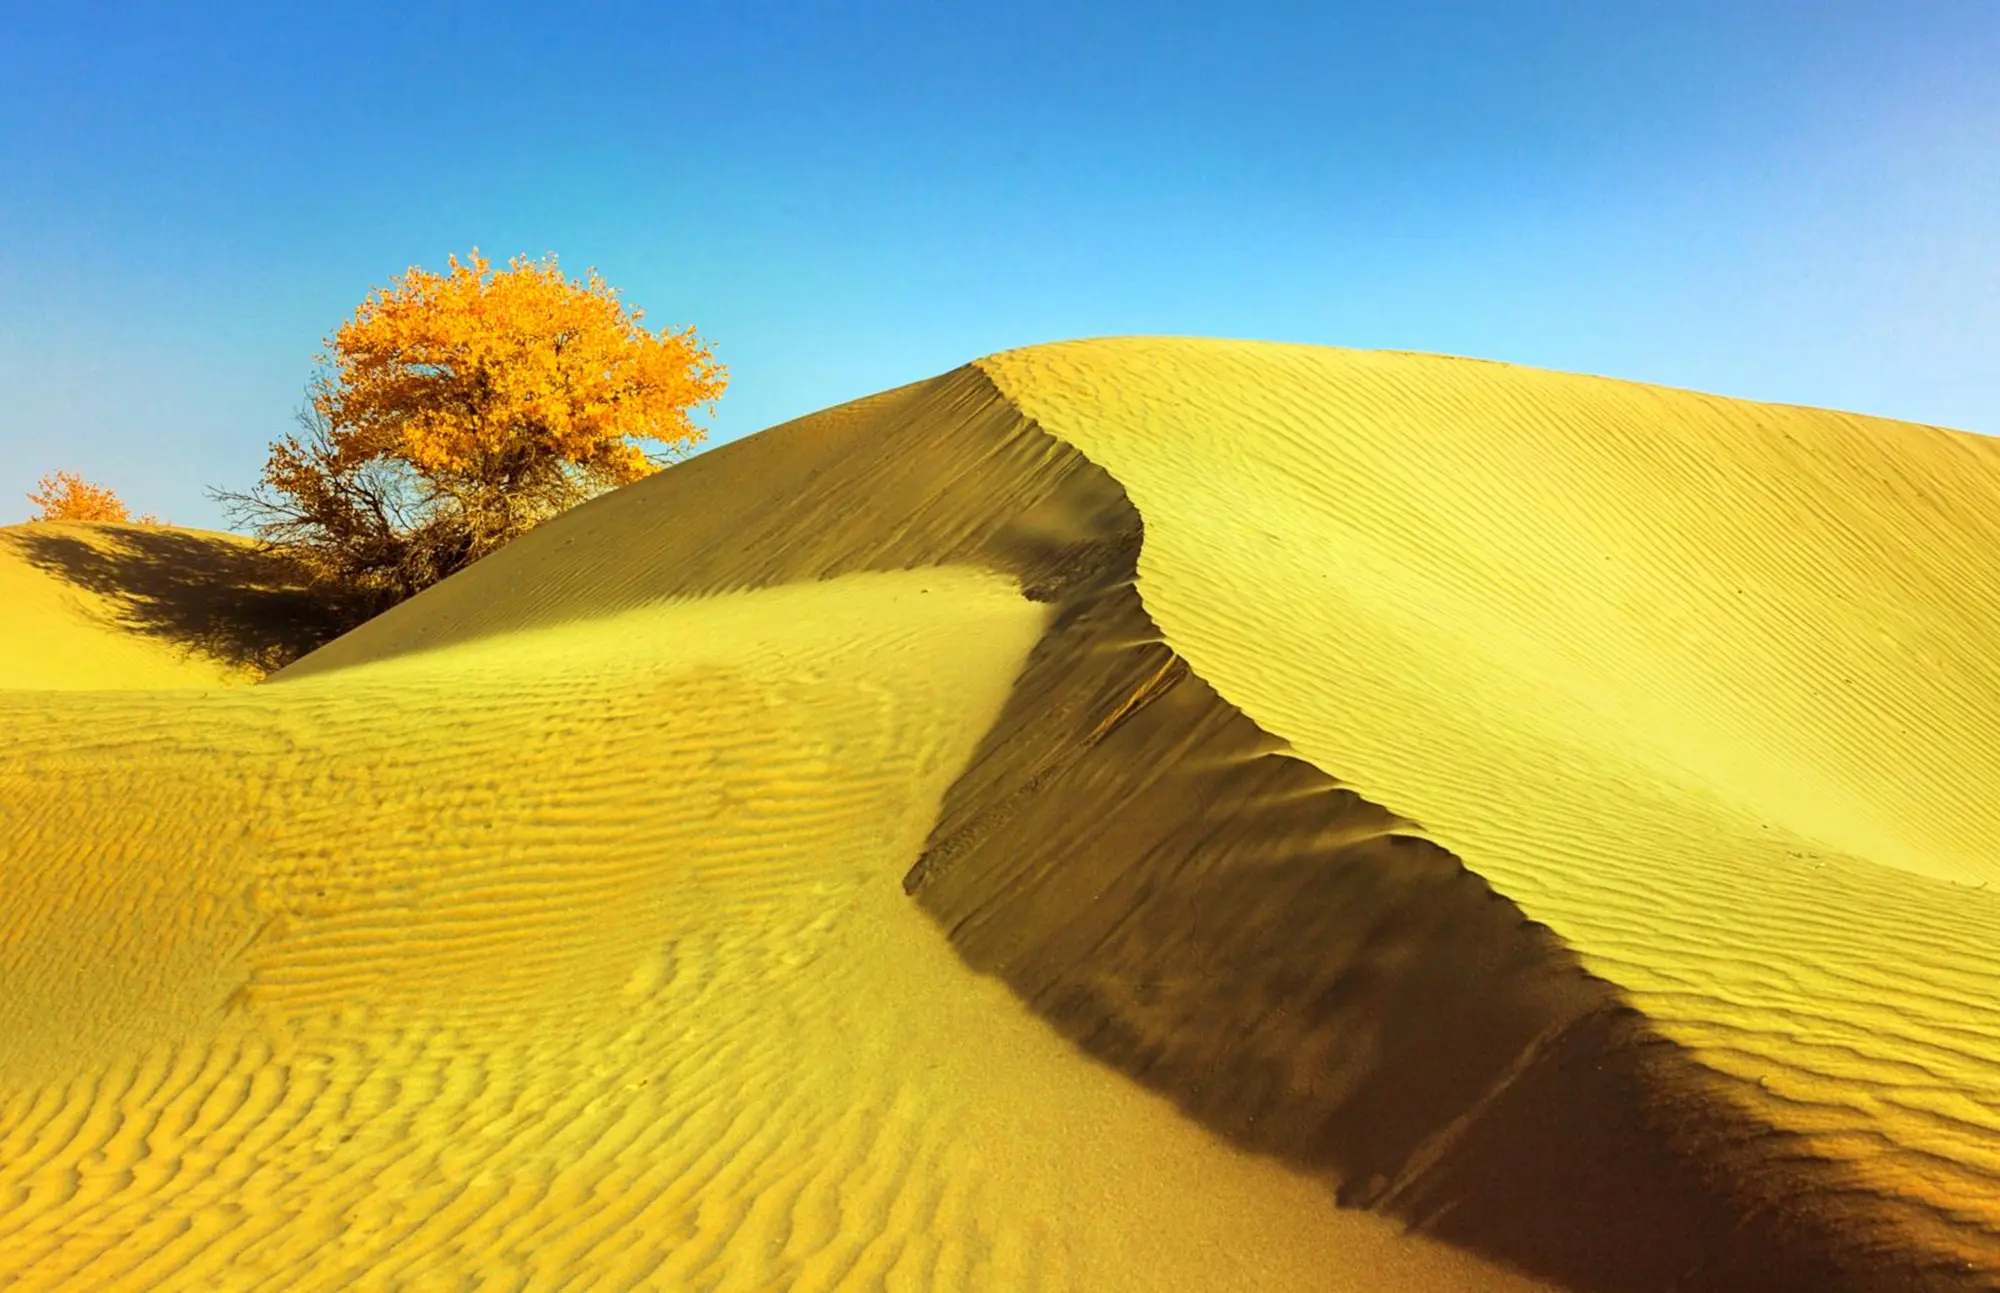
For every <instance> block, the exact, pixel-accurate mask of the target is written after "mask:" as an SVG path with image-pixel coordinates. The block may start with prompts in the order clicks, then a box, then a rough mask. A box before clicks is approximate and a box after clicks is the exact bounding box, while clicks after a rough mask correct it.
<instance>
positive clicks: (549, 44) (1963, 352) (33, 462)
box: [0, 0, 2000, 526]
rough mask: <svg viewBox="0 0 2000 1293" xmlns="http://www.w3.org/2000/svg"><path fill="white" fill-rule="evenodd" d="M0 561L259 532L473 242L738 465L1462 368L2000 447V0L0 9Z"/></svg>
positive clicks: (408, 2)
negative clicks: (1023, 396)
mask: <svg viewBox="0 0 2000 1293" xmlns="http://www.w3.org/2000/svg"><path fill="white" fill-rule="evenodd" d="M0 14H4V23H0V32H3V33H4V34H0V522H11V521H15V520H21V519H25V518H26V516H27V515H28V513H29V511H30V507H29V504H28V502H27V500H26V498H25V494H26V493H27V491H28V490H30V489H31V488H33V485H34V482H35V481H36V479H37V478H38V477H39V476H41V475H42V474H43V473H44V472H46V471H49V470H53V469H55V468H57V467H69V468H74V469H77V470H80V471H82V472H83V473H84V474H85V475H86V476H88V477H90V478H92V479H95V480H98V481H100V482H101V483H104V484H107V485H110V486H111V487H113V488H114V489H116V490H118V491H119V492H120V493H121V494H122V495H123V496H124V498H125V499H126V501H127V502H128V503H130V504H131V505H133V507H134V508H135V509H137V510H142V511H155V512H158V513H160V514H162V515H163V516H164V517H166V518H167V519H170V520H173V521H175V522H178V523H181V524H192V525H215V526H219V525H220V524H221V522H222V517H221V513H220V511H219V510H218V509H217V507H216V505H215V504H213V503H211V502H210V501H209V500H208V499H206V498H205V497H204V496H203V493H202V490H203V486H205V485H221V486H228V487H232V488H242V487H247V486H248V485H249V484H250V483H251V482H252V481H254V479H255V477H256V475H257V473H258V470H259V469H260V468H261V466H262V463H263V459H264V452H265V448H266V446H267V445H268V443H269V442H270V440H272V439H273V438H274V437H276V436H278V435H282V434H285V433H287V432H289V431H291V430H292V429H293V424H292V422H291V414H292V411H293V410H294V409H295V408H296V406H297V405H298V403H299V400H300V397H301V394H302V390H303V387H304V383H305V381H306V378H307V377H308V376H309V374H310V372H311V357H312V354H313V352H314V351H315V350H317V349H318V348H319V341H320V338H321V337H322V336H324V335H325V334H326V333H328V332H329V331H331V330H332V329H333V328H334V327H335V326H336V325H337V324H338V323H339V322H340V320H341V319H342V318H343V317H345V316H346V315H347V314H348V313H349V312H350V311H351V310H352V309H353V307H354V305H355V304H356V303H357V302H358V301H359V300H360V299H361V298H362V297H363V296H364V295H365V294H366V293H367V292H368V291H369V289H370V288H372V287H374V286H377V285H380V284H384V283H387V282H388V281H389V280H391V279H392V278H394V277H396V276H397V275H398V274H400V273H401V271H402V270H403V269H404V268H406V267H407V266H410V265H413V264H416V265H423V266H426V267H431V268H442V267H443V266H444V263H445V258H446V255H447V253H449V252H452V251H459V252H464V251H466V250H468V249H470V248H471V247H473V246H474V245H477V246H478V247H479V248H481V249H482V250H483V251H484V252H486V253H487V254H488V255H489V256H491V257H492V258H494V259H495V260H504V259H505V258H506V257H508V256H509V255H512V254H515V253H522V252H525V253H529V254H536V255H539V254H541V253H543V252H548V251H554V252H556V253H558V254H559V255H560V256H561V258H562V263H563V265H564V267H565V268H566V269H569V270H572V271H574V272H576V273H578V274H581V273H582V272H583V271H584V270H585V269H586V268H588V267H590V266H596V267H597V268H598V269H600V270H601V271H602V272H603V273H604V275H605V276H606V278H607V279H609V280H610V281H611V282H612V283H613V284H614V285H616V286H618V287H620V288H621V289H622V290H623V292H624V295H625V297H626V299H627V300H628V301H630V302H631V303H633V304H635V305H638V306H641V307H643V308H644V309H646V311H647V314H648V318H647V322H648V323H649V324H651V325H655V326H659V325H672V326H676V327H678V326H683V325H686V324H693V325H694V326H695V327H696V328H697V329H699V331H700V333H701V335H702V337H703V338H704V339H706V340H708V341H710V342H712V343H713V345H714V347H715V351H716V357H717V358H718V359H720V360H721V361H722V362H724V363H726V364H727V365H728V366H729V369H730V374H731V385H730V390H729V392H728V394H727V395H726V396H725V397H724V398H723V400H722V402H721V405H720V407H719V409H718V411H717V414H716V416H715V418H714V419H713V421H712V423H711V427H712V432H713V435H714V438H715V439H716V440H717V441H718V442H720V441H725V440H728V439H731V438H734V437H737V436H740V435H745V434H748V433H750V432H753V431H756V430H758V429H761V428H763V427H765V426H769V425H772V424H774V423H777V422H780V421H783V420H785V419H787V418H790V417H794V416H797V415H799V414H802V413H806V412H810V411H812V410H814V409H817V408H822V407H825V406H826V405H829V404H834V403H838V402H840V401H843V400H847V399H850V398H853V397H855V396H859V395H864V394H867V393H869V392H871V391H875V390H879V389H882V388H885V387H889V386H894V385H898V384H901V383H903V382H906V381H912V380H915V379H918V378H922V377H927V376H930V375H932V374H935V373H939V372H943V371H945V370H947V369H950V368H953V367H956V366H957V365H959V364H961V363H964V362H966V361H967V360H970V359H973V358H976V357H978V356H980V355H983V354H988V353H991V352H993V351H996V350H1002V349H1006V348H1008V347H1011V346H1018V345H1025V344H1029V343H1033V342H1038V341H1052V340H1058V339H1062V338H1068V337H1081V336H1101V335H1112V334H1126V333H1179V334H1196V335H1208V336H1225V337H1256V338H1269V339H1275V340H1285V341H1303V342H1316V343H1323V344H1330V345H1341V346H1361V347H1386V348H1394V349H1407V350H1426V351H1440V352H1445V353H1452V354H1464V355H1475V356H1480V357H1483V358H1491V359H1503V360H1510V361H1513V362H1517V363H1526V364H1534V365H1539V366H1542V367H1548V368H1560V369H1569V370H1574V371H1581V372H1594V373H1604V374H1609V375H1612V376H1617V377H1629V378H1634V379H1639V380H1644V381H1652V382H1660V383H1665V384H1668V385H1675V386H1687V387H1693V388H1696V389H1701V390H1710V391H1716V392H1720V393H1723V394H1729V395H1740V396H1747V397H1751V398H1757V399H1768V400H1779V401H1785V402H1790V403H1803V404H1820V405H1827V406H1831V407H1836V408H1847V409H1854V410H1858V411H1863V412H1869V413H1878V414H1884V415H1888V416H1892V417H1901V418H1907V419H1910V420H1913V421H1920V422H1931V423H1937V424H1941V425H1946V426H1956V427H1960V428H1963V429H1967V430H1976V431H1985V432H2000V219H1996V217H1997V216H2000V3H1995V2H1994V0H1960V2H1958V3H1938V2H1932V0H1882V2H1881V3H1868V4H1862V3H1847V2H1843V0H1800V2H1798V3H1789V4H1778V3H1769V2H1766V0H1728V2H1718V3H1711V2H1709V0H1674V2H1672V3H1667V2H1664V0H1660V2H1655V0H1601V2H1599V0H1575V2H1573V3H1552V2H1545V0H1505V2H1502V0H1492V2H1490V3H1478V4H1474V3H1424V2H1422V0H1406V2H1403V3H1395V4H1390V3H1382V4H1375V5H1367V6H1362V5H1343V4H1338V3H1299V4H1273V3H1262V4H1260V3H1256V2H1255V0H1242V2H1241V3H1229V4H1224V3H1214V4H1206V5H1194V4H1185V5H1182V4H1172V3H1167V2H1164V0H1163V2H1160V3H1151V4H1141V3H1090V0H1026V2H1021V3H987V4H979V5H972V4H962V3H927V2H923V0H895V2H893V3H869V4H768V3H751V2H747V0H705V2H704V3H699V4H680V3H667V2H660V3H634V4H628V5H598V6H587V5H582V6H576V7H574V8H571V7H567V6H554V5H534V6H529V5H509V4H507V3H501V2H489V3H483V4H479V5H471V4H466V5H440V4H429V3H423V2H422V0H405V2H404V3H397V4H334V5H274V4H269V3H256V4H241V5H218V4H200V3H190V4H186V5H167V4H157V3H155V4H124V5H108V4H97V3H89V2H88V0H70V2H68V3H62V4H53V3H51V4H39V5H35V4H29V3H26V0H15V2H14V3H9V4H5V5H4V6H0Z"/></svg>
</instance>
